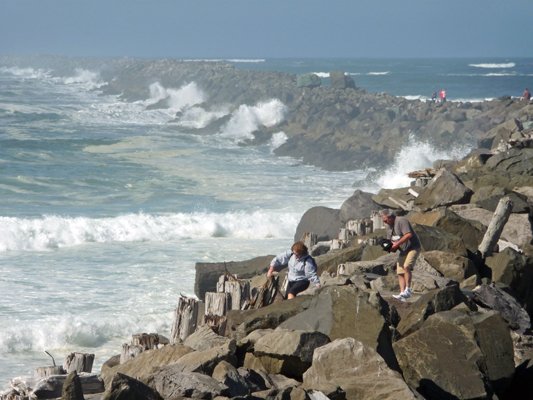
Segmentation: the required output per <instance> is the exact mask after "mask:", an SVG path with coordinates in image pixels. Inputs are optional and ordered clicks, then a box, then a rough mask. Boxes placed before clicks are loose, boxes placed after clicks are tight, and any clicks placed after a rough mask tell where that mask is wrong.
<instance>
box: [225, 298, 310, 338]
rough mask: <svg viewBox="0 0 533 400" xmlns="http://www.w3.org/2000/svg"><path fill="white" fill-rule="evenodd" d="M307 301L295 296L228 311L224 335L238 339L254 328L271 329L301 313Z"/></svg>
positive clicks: (307, 299)
mask: <svg viewBox="0 0 533 400" xmlns="http://www.w3.org/2000/svg"><path fill="white" fill-rule="evenodd" d="M308 302H309V298H308V297H306V296H296V297H295V298H294V299H292V300H290V301H279V302H276V303H272V304H270V305H269V306H266V307H261V308H257V309H255V310H246V311H237V310H231V311H229V312H228V316H227V320H226V331H225V334H224V336H227V337H229V338H235V339H237V340H240V339H242V338H244V337H246V336H247V335H248V334H250V333H251V332H253V331H255V330H256V329H273V328H276V327H278V326H279V325H280V324H281V323H282V322H283V321H286V320H287V319H289V318H290V317H292V316H294V315H296V314H299V313H301V312H302V311H303V310H304V306H303V305H304V304H306V303H308Z"/></svg>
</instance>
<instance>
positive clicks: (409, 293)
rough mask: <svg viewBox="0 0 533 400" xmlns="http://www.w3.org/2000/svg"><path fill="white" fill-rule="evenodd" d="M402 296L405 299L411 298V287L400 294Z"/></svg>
mask: <svg viewBox="0 0 533 400" xmlns="http://www.w3.org/2000/svg"><path fill="white" fill-rule="evenodd" d="M400 296H403V297H405V298H406V299H408V298H409V297H411V288H409V287H406V288H405V290H404V291H403V292H402V293H400Z"/></svg>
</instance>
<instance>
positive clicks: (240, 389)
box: [212, 361, 266, 397]
mask: <svg viewBox="0 0 533 400" xmlns="http://www.w3.org/2000/svg"><path fill="white" fill-rule="evenodd" d="M212 377H213V378H214V379H216V380H217V381H219V382H220V383H222V384H223V385H225V386H227V387H228V390H229V395H228V396H229V397H236V396H245V395H247V394H249V393H251V391H250V388H249V386H248V385H247V382H246V380H245V379H244V378H243V377H242V376H241V375H240V374H239V372H238V371H237V369H236V368H235V367H234V366H233V365H231V364H230V363H228V362H226V361H221V362H220V363H219V364H218V365H217V366H216V367H215V369H214V370H213V375H212ZM264 389H266V387H265V388H263V389H260V390H264Z"/></svg>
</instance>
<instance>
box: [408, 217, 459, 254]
mask: <svg viewBox="0 0 533 400" xmlns="http://www.w3.org/2000/svg"><path fill="white" fill-rule="evenodd" d="M412 226H413V229H414V231H415V232H416V234H417V236H418V238H419V239H420V244H421V246H422V251H424V252H426V251H432V250H439V251H444V252H447V253H454V254H459V255H461V256H468V251H467V248H466V245H465V243H464V241H463V240H462V239H461V238H460V237H458V236H456V235H454V234H452V233H449V232H446V231H445V230H443V229H440V228H436V227H434V226H428V225H418V224H412Z"/></svg>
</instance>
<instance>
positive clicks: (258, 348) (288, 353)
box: [254, 328, 330, 379]
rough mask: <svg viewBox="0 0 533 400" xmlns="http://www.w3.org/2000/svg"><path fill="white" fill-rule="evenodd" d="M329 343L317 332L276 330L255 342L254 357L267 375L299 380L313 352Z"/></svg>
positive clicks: (328, 340) (308, 365)
mask: <svg viewBox="0 0 533 400" xmlns="http://www.w3.org/2000/svg"><path fill="white" fill-rule="evenodd" d="M329 342H330V339H329V337H328V336H327V335H325V334H323V333H321V332H318V331H310V332H306V331H300V330H293V331H289V330H285V329H279V328H278V329H276V330H275V331H273V332H271V333H268V334H266V335H264V336H262V337H261V338H259V339H258V340H257V342H256V343H255V345H254V355H255V356H256V357H259V358H260V360H261V363H262V364H263V365H264V366H265V368H266V370H267V372H268V373H270V374H276V373H281V374H283V375H286V376H288V377H293V378H296V379H300V378H301V376H302V374H303V373H304V372H305V371H306V370H307V369H308V368H309V367H310V366H311V360H312V357H313V351H314V350H315V349H316V348H317V347H320V346H323V345H325V344H326V343H329Z"/></svg>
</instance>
